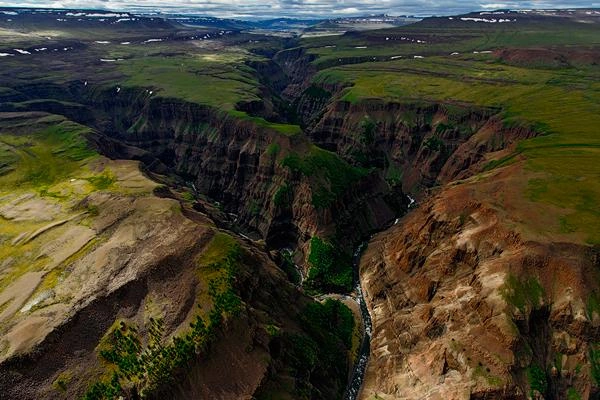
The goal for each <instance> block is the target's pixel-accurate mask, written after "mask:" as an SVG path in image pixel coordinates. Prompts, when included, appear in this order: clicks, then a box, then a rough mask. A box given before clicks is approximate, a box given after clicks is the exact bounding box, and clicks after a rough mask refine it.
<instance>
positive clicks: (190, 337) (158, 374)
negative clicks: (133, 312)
mask: <svg viewBox="0 0 600 400" xmlns="http://www.w3.org/2000/svg"><path fill="white" fill-rule="evenodd" d="M241 257H242V253H241V248H240V247H239V245H238V244H237V243H236V242H235V241H234V240H233V238H231V236H229V235H226V234H221V233H219V234H216V235H215V237H214V238H213V239H212V241H211V243H210V244H209V245H208V247H207V249H206V251H205V253H204V254H203V257H202V259H201V260H200V262H201V263H204V262H206V261H210V263H209V264H207V265H205V266H204V268H206V269H207V270H209V271H211V272H212V273H213V276H214V277H213V278H212V279H211V280H210V282H209V285H208V294H209V296H210V298H211V299H212V303H213V306H212V309H211V310H210V312H209V313H208V316H207V317H206V318H203V317H202V316H201V315H197V316H196V318H195V320H194V322H192V323H191V324H190V329H189V330H188V331H187V332H185V333H181V334H179V335H177V336H174V337H172V338H171V339H170V340H167V339H166V338H165V337H164V322H163V320H162V319H161V318H157V319H155V318H150V322H149V325H148V326H146V331H147V332H148V333H147V337H148V339H147V342H144V341H143V339H142V337H141V335H140V333H139V332H138V329H137V328H136V327H135V326H133V325H129V324H127V323H125V322H124V321H121V323H120V324H118V325H117V326H116V327H114V328H113V329H112V330H111V331H110V332H109V333H108V338H107V339H106V340H105V341H104V342H103V343H101V344H100V356H101V357H102V358H103V359H104V360H105V361H106V362H107V363H108V364H109V365H111V366H112V368H111V369H113V372H112V374H111V375H110V378H109V379H105V380H101V381H100V382H95V383H93V384H92V385H91V386H90V388H89V390H88V391H87V393H86V395H85V396H84V399H86V400H92V399H113V398H117V397H118V396H119V395H122V394H123V393H124V392H123V388H124V387H128V388H130V387H132V388H133V389H134V390H135V392H136V393H138V394H139V395H140V396H141V397H142V398H143V397H146V396H148V395H150V394H151V393H152V392H153V391H155V390H156V389H158V388H160V387H161V386H162V387H164V386H168V385H170V384H172V383H174V382H175V379H176V378H177V376H178V374H180V373H181V372H182V369H183V368H184V367H185V366H186V365H188V364H189V363H190V362H192V361H193V360H194V359H196V354H202V353H204V352H206V351H207V349H208V346H209V345H210V343H212V341H214V339H215V338H216V333H217V329H218V328H219V327H220V326H221V324H222V323H223V321H224V319H225V318H227V316H235V315H237V314H238V313H239V311H240V309H241V299H240V298H239V296H238V295H237V294H236V292H235V289H234V287H233V285H234V281H235V274H236V273H237V270H238V267H239V263H240V262H241Z"/></svg>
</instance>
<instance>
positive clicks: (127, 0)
mask: <svg viewBox="0 0 600 400" xmlns="http://www.w3.org/2000/svg"><path fill="white" fill-rule="evenodd" d="M0 6H8V7H16V6H18V7H52V8H86V9H90V8H101V9H110V10H130V11H142V10H155V11H159V10H160V11H163V12H185V13H197V14H204V15H211V16H217V17H232V16H235V17H257V18H268V17H281V16H287V17H335V16H338V15H343V16H348V15H365V14H382V13H387V14H391V15H421V16H425V15H451V14H459V13H465V12H469V11H477V10H491V9H498V8H513V9H516V8H526V9H530V8H576V7H586V8H592V7H600V2H589V1H580V0H569V1H565V0H562V1H560V0H529V1H516V0H505V1H504V2H502V3H498V2H493V1H492V2H482V1H481V0H480V1H469V0H467V1H465V0H437V1H434V0H420V1H418V0H362V1H360V0H169V2H168V3H167V4H165V2H164V1H160V0H91V1H90V0H49V1H47V0H40V1H38V0H25V1H24V2H22V3H17V2H16V1H15V0H10V1H9V0H0Z"/></svg>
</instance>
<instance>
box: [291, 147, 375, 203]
mask: <svg viewBox="0 0 600 400" xmlns="http://www.w3.org/2000/svg"><path fill="white" fill-rule="evenodd" d="M281 165H283V166H284V167H288V168H289V169H291V170H292V171H295V172H299V173H301V174H302V175H304V176H306V177H308V178H310V182H311V188H312V204H313V205H314V206H315V207H316V208H317V209H324V208H327V207H329V206H331V205H332V204H333V202H334V201H335V200H336V199H337V197H338V196H340V195H341V194H343V193H344V192H345V191H346V190H347V189H348V188H349V187H350V186H351V185H352V184H353V183H354V182H356V181H358V180H359V179H361V178H362V177H364V176H365V175H367V174H368V172H369V171H368V170H366V169H364V168H357V167H353V166H351V165H349V164H348V163H347V162H345V161H344V160H342V159H341V158H340V157H339V156H338V155H337V154H335V153H332V152H330V151H327V150H323V149H321V148H320V147H318V146H314V145H313V146H311V148H310V151H309V152H308V153H307V154H305V155H302V156H301V155H299V154H297V153H290V154H288V155H287V156H286V157H285V158H284V159H283V160H282V162H281Z"/></svg>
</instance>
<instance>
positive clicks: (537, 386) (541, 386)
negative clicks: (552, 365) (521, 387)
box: [527, 364, 548, 397]
mask: <svg viewBox="0 0 600 400" xmlns="http://www.w3.org/2000/svg"><path fill="white" fill-rule="evenodd" d="M527 379H528V380H529V388H530V389H531V397H533V392H534V391H538V392H540V393H541V394H542V395H543V396H545V395H546V391H547V390H548V380H547V378H546V371H544V370H543V369H542V368H541V367H540V366H539V365H537V364H532V365H530V366H529V368H527Z"/></svg>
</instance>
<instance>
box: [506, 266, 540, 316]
mask: <svg viewBox="0 0 600 400" xmlns="http://www.w3.org/2000/svg"><path fill="white" fill-rule="evenodd" d="M500 294H501V295H502V297H503V298H504V300H505V301H506V302H507V303H508V304H510V305H512V306H514V307H516V308H517V309H519V310H520V311H521V312H525V310H526V308H527V307H530V308H537V307H539V306H540V303H541V301H542V299H543V296H544V288H543V287H542V285H541V284H540V282H539V281H538V280H537V279H536V278H534V277H530V278H525V279H523V280H520V279H519V278H518V277H516V276H514V275H508V277H507V278H506V281H505V282H504V285H503V286H502V288H501V289H500Z"/></svg>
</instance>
